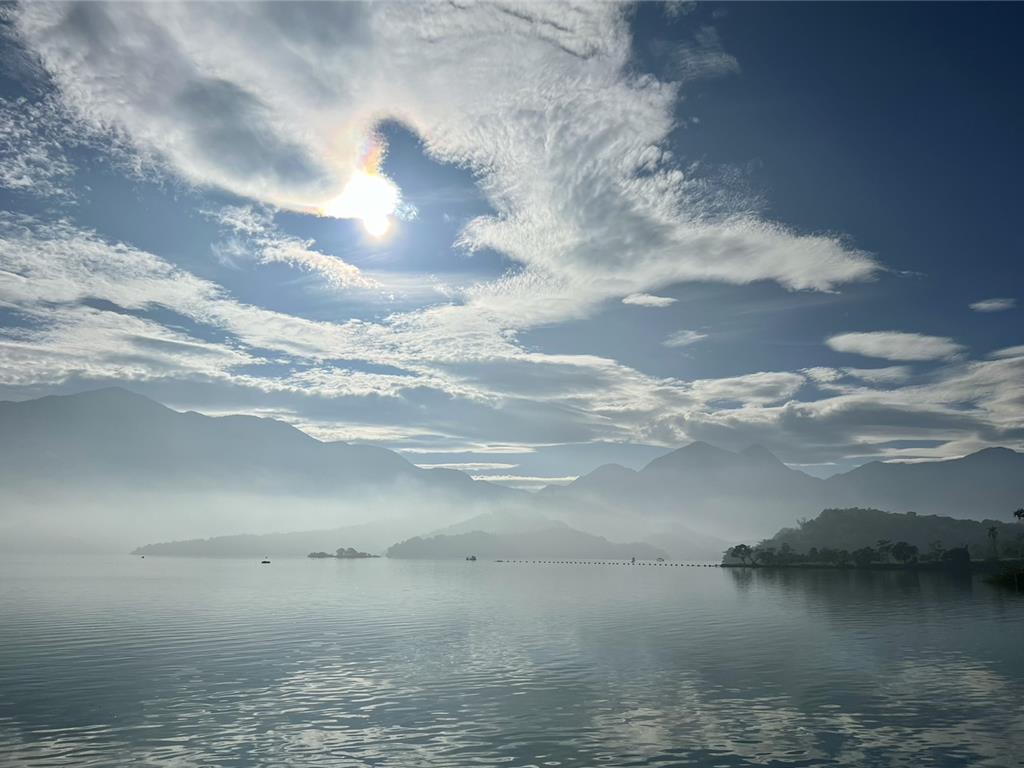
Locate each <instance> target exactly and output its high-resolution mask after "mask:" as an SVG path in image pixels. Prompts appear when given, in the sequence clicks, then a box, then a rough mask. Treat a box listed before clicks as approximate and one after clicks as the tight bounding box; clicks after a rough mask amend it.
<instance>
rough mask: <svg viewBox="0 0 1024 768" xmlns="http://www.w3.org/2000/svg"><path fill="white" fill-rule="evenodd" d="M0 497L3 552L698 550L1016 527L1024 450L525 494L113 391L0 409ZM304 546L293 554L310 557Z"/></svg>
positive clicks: (639, 478) (687, 470) (651, 472)
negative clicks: (976, 523)
mask: <svg viewBox="0 0 1024 768" xmlns="http://www.w3.org/2000/svg"><path fill="white" fill-rule="evenodd" d="M0 488H2V489H3V490H2V496H0V501H2V509H0V545H2V544H3V543H6V544H7V545H8V547H9V548H16V547H17V546H19V545H18V544H17V543H14V544H12V543H11V542H17V541H18V540H19V538H18V537H19V536H20V537H21V540H22V541H27V540H30V539H33V537H38V535H39V534H40V532H41V531H42V532H51V533H53V534H60V536H62V537H64V539H65V540H67V541H74V540H92V541H97V540H100V539H103V540H106V541H109V542H111V543H113V544H115V545H116V547H118V548H121V549H122V551H123V550H124V549H129V548H131V547H132V546H137V545H138V544H140V543H142V542H144V541H147V540H148V541H158V540H165V541H166V540H179V543H180V540H188V539H194V538H195V537H196V536H205V537H218V536H223V535H225V534H235V533H238V532H240V531H244V532H246V533H274V532H277V531H281V530H292V531H338V533H337V536H338V537H343V536H344V534H342V533H341V531H340V530H338V529H347V528H350V527H351V526H353V525H363V524H366V525H370V524H372V526H371V527H372V530H373V535H372V537H364V538H367V541H348V540H345V539H344V538H342V540H339V541H337V542H336V543H335V542H334V541H326V540H324V541H322V542H320V543H318V544H317V545H316V546H315V547H313V548H314V549H323V548H327V549H334V548H336V547H337V546H341V545H345V546H360V547H361V548H369V549H371V550H372V551H380V548H382V547H383V545H384V542H396V541H402V540H405V539H408V538H411V537H415V536H419V537H429V536H456V535H463V534H469V533H473V532H475V531H482V532H485V533H489V534H491V535H502V536H516V535H520V534H523V535H525V534H529V535H533V534H535V533H536V531H537V530H538V523H537V521H536V520H532V519H531V516H534V517H535V518H538V519H543V520H545V521H547V522H546V523H544V524H543V525H541V526H540V530H547V528H545V527H544V526H548V523H552V526H548V527H549V528H552V527H557V526H558V525H563V526H566V527H568V526H571V527H572V528H574V529H578V530H577V531H576V533H580V534H584V535H589V534H593V535H596V536H598V537H604V538H606V539H610V540H612V541H633V542H646V543H647V544H650V545H651V546H653V547H657V548H659V549H664V550H667V551H668V552H669V554H671V555H672V556H675V557H702V556H706V555H709V554H711V553H712V552H716V553H720V552H721V550H722V548H723V545H724V544H726V543H729V542H735V541H744V540H751V539H754V538H761V537H765V536H770V535H772V534H774V533H775V532H776V531H777V530H779V529H780V528H783V527H787V526H793V525H794V524H795V523H796V521H797V520H798V519H800V518H811V517H814V516H815V515H817V514H818V513H819V512H820V511H821V510H822V509H824V508H828V507H874V508H878V509H885V510H891V511H894V512H905V511H910V510H913V511H916V512H919V513H923V514H940V515H948V516H952V517H958V518H974V519H982V518H994V519H997V520H1004V521H1009V520H1010V519H1011V515H1012V511H1013V510H1014V509H1016V508H1017V507H1019V506H1021V505H1022V504H1024V454H1022V453H1018V452H1016V451H1012V450H1009V449H1006V448H989V449H985V450H982V451H979V452H977V453H974V454H971V455H969V456H965V457H963V458H959V459H950V460H945V461H932V462H922V463H916V464H911V463H881V462H871V463H869V464H865V465H863V466H861V467H859V468H857V469H854V470H853V471H850V472H846V473H843V474H838V475H834V476H833V477H830V478H827V479H820V478H816V477H811V476H810V475H807V474H805V473H803V472H800V471H798V470H795V469H792V468H790V467H788V466H786V465H785V464H784V463H782V462H781V461H779V460H778V459H777V458H776V457H775V456H774V455H772V453H771V452H770V451H768V450H767V449H765V448H763V447H758V446H753V447H751V448H748V449H747V450H744V451H742V452H738V453H735V452H732V451H727V450H723V449H721V448H716V447H715V446H712V445H709V444H707V443H702V442H696V443H692V444H690V445H687V446H685V447H682V448H679V449H677V450H674V451H671V452H669V453H666V454H665V455H664V456H661V457H659V458H657V459H655V460H654V461H652V462H650V463H649V464H648V465H647V466H645V467H643V468H642V469H639V470H633V469H630V468H627V467H623V466H620V465H615V464H609V465H605V466H601V467H598V468H597V469H595V470H594V471H593V472H590V473H589V474H586V475H583V476H581V477H579V478H578V479H576V480H575V481H574V482H572V483H570V484H568V485H564V486H549V487H547V488H544V489H543V490H541V491H539V492H538V493H535V494H530V493H526V492H524V491H517V490H512V489H509V488H505V487H502V486H499V485H495V484H492V483H487V482H483V481H475V480H473V479H472V478H470V477H469V476H468V475H466V474H464V473H462V472H458V471H456V470H450V469H421V468H418V467H416V466H415V465H413V464H412V463H410V462H409V461H407V460H406V459H405V458H403V457H402V456H401V455H400V454H398V453H395V452H393V451H389V450H386V449H384V448H379V447H373V446H367V445H352V444H348V443H342V442H324V441H320V440H317V439H315V438H313V437H311V436H309V435H307V434H305V433H304V432H302V431H300V430H298V429H296V428H294V427H292V426H289V425H288V424H285V423H283V422H280V421H276V420H273V419H268V418H257V417H253V416H222V417H211V416H205V415H202V414H199V413H194V412H184V413H182V412H178V411H174V410H172V409H170V408H166V407H165V406H163V405H161V404H159V403H156V402H154V401H152V400H150V399H148V398H145V397H142V396H140V395H137V394H134V393H131V392H128V391H126V390H124V389H120V388H109V389H101V390H95V391H91V392H84V393H81V394H76V395H67V396H48V397H43V398H40V399H37V400H28V401H22V402H3V403H0ZM479 515H483V516H484V517H476V518H475V521H471V522H468V523H467V522H465V521H466V520H467V519H469V518H474V516H479ZM452 526H455V527H452ZM467 526H468V527H467ZM517 526H518V528H517ZM367 530H370V529H367ZM329 538H331V537H329ZM370 539H372V541H371V540H370ZM33 540H34V539H33ZM307 541H309V540H308V539H306V540H303V543H302V544H301V545H299V544H298V541H296V542H295V543H296V545H297V546H299V548H300V549H307V543H305V542H307ZM128 544H130V545H131V546H127V545H128ZM195 546H200V545H195ZM200 548H201V547H200Z"/></svg>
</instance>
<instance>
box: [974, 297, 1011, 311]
mask: <svg viewBox="0 0 1024 768" xmlns="http://www.w3.org/2000/svg"><path fill="white" fill-rule="evenodd" d="M1015 306H1017V300H1016V299H984V300H982V301H976V302H974V303H973V304H971V305H970V307H971V309H973V310H974V311H975V312H1004V311H1006V310H1007V309H1013V308H1014V307H1015Z"/></svg>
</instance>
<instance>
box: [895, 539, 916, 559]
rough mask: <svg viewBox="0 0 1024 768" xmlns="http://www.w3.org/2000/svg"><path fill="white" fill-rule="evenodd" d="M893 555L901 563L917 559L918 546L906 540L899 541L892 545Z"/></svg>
mask: <svg viewBox="0 0 1024 768" xmlns="http://www.w3.org/2000/svg"><path fill="white" fill-rule="evenodd" d="M892 556H893V557H895V558H896V559H897V560H899V561H900V562H901V563H909V562H910V561H911V560H916V559H917V547H915V546H914V545H913V544H908V543H907V542H905V541H897V542H896V543H895V544H893V545H892Z"/></svg>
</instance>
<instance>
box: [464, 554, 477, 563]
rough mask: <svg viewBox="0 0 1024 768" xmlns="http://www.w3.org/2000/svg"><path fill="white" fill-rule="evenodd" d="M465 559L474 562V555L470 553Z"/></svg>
mask: <svg viewBox="0 0 1024 768" xmlns="http://www.w3.org/2000/svg"><path fill="white" fill-rule="evenodd" d="M466 559H467V560H469V561H470V562H474V563H475V562H476V555H470V556H469V557H467V558H466Z"/></svg>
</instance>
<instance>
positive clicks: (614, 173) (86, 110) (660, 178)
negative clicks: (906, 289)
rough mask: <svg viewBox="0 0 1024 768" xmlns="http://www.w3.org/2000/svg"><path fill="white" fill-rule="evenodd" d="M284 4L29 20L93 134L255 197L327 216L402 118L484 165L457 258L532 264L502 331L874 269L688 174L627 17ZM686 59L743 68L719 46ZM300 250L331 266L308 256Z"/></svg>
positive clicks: (825, 281) (32, 10) (117, 9)
mask: <svg viewBox="0 0 1024 768" xmlns="http://www.w3.org/2000/svg"><path fill="white" fill-rule="evenodd" d="M282 8H283V7H280V6H276V5H274V4H244V5H214V4H211V5H196V4H189V3H181V4H179V3H159V4H146V5H128V4H109V5H108V4H100V3H95V4H88V5H82V4H73V5H59V4H54V5H50V4H45V5H44V4H38V5H37V4H28V5H26V6H24V7H21V8H19V9H18V11H17V13H16V22H17V29H18V31H19V34H20V36H21V39H22V40H23V41H24V43H25V44H26V45H27V46H28V47H29V48H31V49H32V50H33V51H34V52H35V53H36V54H38V56H39V57H40V60H41V61H42V62H43V65H44V66H45V67H46V69H47V71H48V72H49V73H50V75H51V77H52V78H53V79H54V81H55V82H56V83H57V85H58V86H59V87H60V89H61V93H62V94H63V97H64V99H65V101H66V102H67V104H68V105H69V107H70V108H71V109H72V110H73V111H74V112H75V114H77V115H78V117H79V119H80V120H82V121H84V122H85V123H86V124H87V125H88V126H90V129H91V130H102V129H108V130H110V131H115V132H117V133H118V134H119V135H123V136H125V137H127V138H128V139H130V140H131V141H132V142H133V143H134V145H135V146H136V147H137V148H138V149H139V151H140V152H142V153H144V154H147V155H152V156H156V157H159V158H162V159H163V161H164V163H165V164H166V166H167V167H168V168H170V169H172V170H173V171H174V172H176V173H177V174H179V175H180V176H181V177H182V178H184V179H186V180H188V181H190V182H192V183H195V184H197V185H201V186H206V187H216V188H221V189H225V190H228V191H230V192H233V193H235V194H238V195H241V196H244V197H247V198H250V199H252V200H254V201H258V202H262V203H267V204H271V205H274V206H278V207H282V208H287V209H292V210H298V211H318V210H322V209H324V208H325V207H329V204H330V202H331V201H332V200H335V199H337V197H338V196H339V195H340V194H341V193H342V191H343V190H344V189H345V188H346V185H347V184H348V183H349V182H350V181H351V180H352V178H353V177H354V174H357V173H359V172H360V168H361V167H362V164H364V163H365V161H366V157H365V155H366V152H367V141H368V139H369V138H370V137H372V136H373V135H374V131H375V128H376V126H377V124H378V123H379V121H381V120H383V119H387V118H393V119H396V120H399V121H401V122H402V123H403V124H404V125H406V126H407V127H409V128H410V129H411V130H412V131H414V132H415V133H416V134H417V135H418V136H419V137H420V138H421V139H422V140H423V143H424V146H425V148H426V151H427V152H428V153H429V154H430V155H431V156H432V157H433V158H434V159H436V160H438V161H440V162H446V163H456V164H459V165H461V166H464V167H467V168H470V169H471V170H473V171H474V172H475V173H476V175H477V177H478V178H479V179H480V184H481V188H482V190H483V191H484V193H485V195H486V196H487V199H488V201H489V202H490V204H491V206H492V208H493V209H494V210H495V211H496V214H495V215H493V216H485V217H480V218H477V219H474V220H473V221H471V222H470V223H469V224H468V225H467V226H466V227H465V229H464V231H463V232H462V235H461V237H460V240H459V243H460V244H461V246H462V247H464V248H466V249H468V250H470V251H474V250H481V249H495V250H497V251H499V252H501V253H502V254H504V255H505V256H507V257H509V258H510V259H512V260H513V261H515V262H517V263H518V264H519V266H520V268H521V269H520V271H519V273H518V277H517V278H516V279H515V280H514V281H512V282H503V283H501V284H500V285H496V286H488V287H485V288H483V289H481V290H478V291H476V292H475V293H472V294H470V295H468V296H467V299H466V304H468V305H474V311H478V312H486V313H487V314H488V315H489V316H490V318H491V319H492V322H493V323H494V324H496V325H499V326H502V327H503V328H504V329H510V328H511V329H522V328H525V327H531V326H532V325H536V324H541V323H548V322H551V321H552V319H567V318H570V317H579V316H581V315H584V314H586V313H588V312H591V311H593V310H594V309H595V308H596V307H597V306H599V304H600V302H602V301H604V300H606V299H609V298H621V297H623V296H630V295H634V294H642V293H648V292H650V291H656V290H658V289H659V288H663V287H664V286H667V285H670V284H672V283H675V282H680V281H688V280H717V281H725V282H731V283H749V282H754V281H758V280H773V281H776V282H778V283H780V284H781V285H783V286H785V287H786V288H788V289H811V290H833V289H835V288H836V287H837V286H839V285H841V284H843V283H846V282H850V281H856V280H863V279H867V278H869V277H870V276H871V275H872V274H873V273H874V271H875V269H876V264H875V262H874V260H873V259H872V258H871V257H870V256H868V255H867V254H865V253H863V252H860V251H857V250H855V249H852V248H850V247H848V246H847V245H846V244H845V243H844V242H843V241H842V239H840V238H838V237H833V236H827V235H800V234H798V233H795V232H792V231H790V230H788V229H786V228H785V227H783V226H781V225H778V224H775V223H772V222H768V221H764V220H762V219H760V218H758V217H756V216H754V215H753V214H751V213H750V212H749V211H748V210H747V208H746V206H745V205H740V206H738V207H730V206H728V205H725V206H724V207H723V204H722V201H721V197H720V196H719V195H717V191H716V190H715V189H713V188H709V186H708V182H707V180H706V179H700V178H695V177H691V175H690V174H689V172H688V170H687V169H685V168H683V167H682V166H680V165H679V163H678V162H677V161H676V160H675V159H674V157H673V155H672V153H671V152H670V151H668V149H667V141H668V137H669V135H670V133H671V132H672V130H673V127H674V109H675V104H676V102H677V100H678V98H679V96H680V86H679V85H678V84H673V83H666V82H659V81H658V80H656V79H654V78H652V77H650V76H644V77H637V76H636V75H635V74H633V68H632V66H631V63H630V56H631V40H630V35H629V26H628V21H627V15H626V11H625V10H624V8H622V7H620V6H616V5H612V4H591V5H585V6H571V7H570V6H561V5H542V4H535V5H530V6H527V7H523V8H519V9H516V10H510V9H506V8H505V7H503V6H500V5H487V4H481V5H469V6H445V5H432V4H426V5H413V4H401V5H388V4H373V5H361V4H340V5H337V4H312V5H302V6H288V9H289V10H288V12H287V13H286V12H285V11H284V10H283V9H282ZM439 41H443V44H442V45H439V44H437V43H438V42H439ZM484 54H486V55H484ZM469 60H472V61H476V62H483V61H486V62H487V65H486V66H474V67H470V68H467V67H466V66H465V62H466V61H469ZM689 61H690V63H691V64H693V66H697V65H698V64H699V67H698V68H700V69H702V70H704V71H706V70H708V69H709V67H710V68H711V69H714V70H716V71H719V70H722V68H723V67H725V68H726V69H730V68H733V67H734V60H730V57H728V55H727V54H725V53H724V52H722V51H721V46H720V43H719V41H718V40H717V38H716V37H715V36H714V32H713V30H710V29H706V30H702V31H701V32H700V34H699V35H698V39H697V42H696V47H695V48H694V50H693V52H691V54H689ZM692 68H693V67H691V69H692ZM140 73H145V76H140ZM211 115H216V116H217V117H216V119H212V118H211ZM277 253H280V251H277ZM287 253H288V254H290V255H289V257H288V258H289V261H291V262H292V263H296V264H300V265H302V266H303V267H304V268H310V269H316V270H324V269H328V268H329V267H331V262H329V261H326V260H325V258H321V257H320V256H319V255H316V256H315V258H313V257H310V251H309V249H308V248H305V249H303V248H301V247H293V248H289V249H288V250H287ZM323 256H325V257H326V258H331V257H327V255H326V254H324V255H323ZM329 273H330V274H332V275H334V277H335V279H338V280H341V281H342V282H343V283H345V282H346V281H348V280H349V279H350V277H351V273H350V272H349V273H346V274H338V270H336V269H329ZM346 284H347V283H346ZM537 287H542V288H543V290H540V291H537V290H534V289H536V288H537ZM501 295H506V296H509V297H510V299H512V297H513V296H514V300H508V301H503V302H502V301H498V302H495V301H493V299H494V298H495V297H496V296H499V297H500V296H501ZM484 304H486V305H487V306H486V307H484V306H483V305H484Z"/></svg>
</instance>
